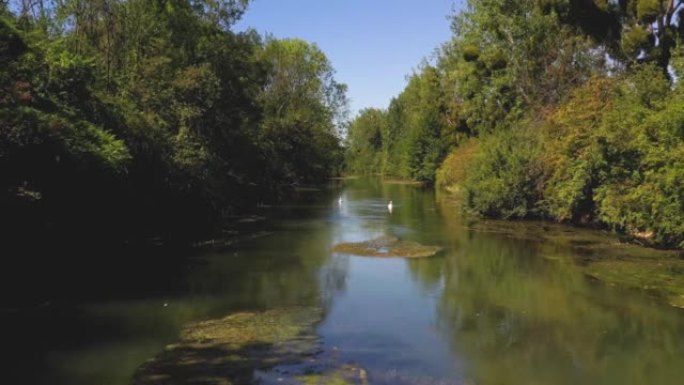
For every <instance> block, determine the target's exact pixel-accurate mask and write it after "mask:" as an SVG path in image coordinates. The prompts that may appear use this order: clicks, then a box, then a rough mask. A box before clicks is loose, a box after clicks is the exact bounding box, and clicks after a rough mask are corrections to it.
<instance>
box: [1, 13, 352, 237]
mask: <svg viewBox="0 0 684 385" xmlns="http://www.w3.org/2000/svg"><path fill="white" fill-rule="evenodd" d="M247 3H248V1H246V0H222V1H215V0H190V1H189V0H153V1H148V0H127V1H124V0H97V1H81V0H59V1H58V0H54V1H47V0H45V1H33V0H22V1H4V2H3V1H0V212H2V218H0V221H1V222H2V225H1V227H0V231H1V232H2V234H3V239H8V240H13V241H18V242H19V243H20V244H21V243H23V244H26V243H35V242H36V241H37V240H39V241H44V240H45V239H44V237H50V239H51V240H52V241H55V242H62V243H69V242H72V241H74V240H75V239H77V240H79V241H80V242H84V241H95V242H103V241H107V242H120V241H127V242H139V241H143V242H144V241H145V240H149V239H152V238H156V239H161V241H163V242H176V243H180V242H187V241H191V240H195V239H198V238H201V237H203V236H206V235H207V234H208V232H210V231H212V229H213V228H214V226H215V225H216V224H217V223H220V222H221V221H222V220H223V219H224V218H225V217H226V215H231V214H235V213H238V212H240V210H243V209H245V208H249V207H253V206H254V205H256V204H259V203H263V202H270V201H274V200H277V199H278V198H279V197H281V196H282V195H283V194H284V193H286V192H287V191H288V190H290V189H292V187H293V186H295V185H297V184H302V183H314V182H318V181H320V180H323V179H325V178H328V177H329V176H331V175H332V174H334V173H336V172H338V169H339V167H340V164H342V162H343V161H342V157H343V151H342V148H341V144H340V136H339V132H338V130H339V127H340V123H341V122H342V119H343V118H344V114H345V111H346V105H347V101H346V96H345V92H346V86H345V85H343V84H340V83H338V82H337V81H336V80H335V78H334V70H333V68H332V66H331V64H330V62H329V61H328V59H327V58H326V56H325V55H324V53H323V52H321V51H320V49H318V48H317V47H316V46H315V45H314V44H310V43H307V42H305V41H301V40H297V39H287V40H277V39H275V38H272V37H270V36H266V37H261V36H259V35H258V34H256V33H255V32H244V33H236V32H233V31H231V26H232V25H233V24H234V22H235V21H236V20H237V19H238V18H239V17H240V16H241V15H242V14H243V12H244V11H245V9H246V6H247Z"/></svg>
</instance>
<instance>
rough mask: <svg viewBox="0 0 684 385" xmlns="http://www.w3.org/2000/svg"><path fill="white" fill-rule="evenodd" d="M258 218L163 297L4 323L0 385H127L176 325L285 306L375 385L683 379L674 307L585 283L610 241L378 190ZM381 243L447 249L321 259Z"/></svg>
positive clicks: (423, 195) (383, 187)
mask: <svg viewBox="0 0 684 385" xmlns="http://www.w3.org/2000/svg"><path fill="white" fill-rule="evenodd" d="M340 197H341V198H342V202H341V203H339V201H338V199H339V198H340ZM389 200H392V201H393V210H392V212H391V213H390V212H389V211H388V209H387V202H388V201H389ZM263 214H264V216H265V217H266V218H267V219H265V220H261V221H256V222H253V223H251V222H247V223H245V224H244V226H245V227H246V228H247V227H249V228H250V230H249V232H246V233H245V234H247V235H246V236H244V237H241V238H239V242H236V243H234V244H232V245H228V246H226V247H222V248H220V249H219V250H220V251H211V252H206V253H204V254H203V255H200V256H196V257H194V258H193V264H192V266H191V267H189V268H188V269H186V270H185V271H184V272H183V273H182V274H177V276H174V277H173V279H174V280H178V282H177V283H176V284H175V285H174V290H161V289H160V290H159V291H156V292H155V291H154V290H152V291H150V290H146V291H145V292H141V293H138V294H137V295H127V296H125V297H124V298H116V297H114V298H110V299H107V300H102V299H101V300H87V301H77V302H71V303H69V305H66V304H62V303H47V304H45V305H44V306H38V307H36V308H32V309H28V310H27V309H24V310H21V311H18V312H11V311H4V312H1V313H0V327H1V328H2V333H3V336H4V341H5V346H4V347H3V350H4V351H5V353H4V354H3V357H4V358H2V360H3V369H2V371H3V373H2V374H0V379H1V378H3V377H4V378H6V380H3V381H1V382H2V383H3V384H7V385H10V384H57V385H59V384H71V385H81V384H83V385H86V384H97V385H123V384H128V383H130V381H131V376H132V375H133V373H134V372H135V370H136V368H138V367H139V366H140V365H141V364H143V363H144V362H145V361H146V360H148V359H150V358H152V357H154V356H155V355H157V354H158V353H159V352H161V351H163V350H164V347H165V346H166V345H167V344H172V343H174V342H176V341H177V340H178V338H179V331H180V330H181V328H182V327H183V325H185V324H187V323H188V322H193V321H198V320H203V319H211V318H218V317H223V316H225V315H227V314H231V313H232V312H236V311H243V310H254V309H258V310H265V309H270V308H276V307H282V306H289V305H293V306H319V307H322V308H323V318H322V320H320V322H318V323H317V326H316V333H317V334H318V335H319V336H320V338H321V342H322V349H323V350H324V351H326V352H335V355H336V357H337V358H336V359H337V360H339V361H340V362H343V363H350V364H353V365H356V366H359V367H362V368H364V370H365V372H366V373H367V378H368V381H369V382H370V383H372V384H378V383H380V384H384V383H386V384H404V383H405V384H468V385H475V384H526V385H531V384H580V383H582V384H616V385H617V384H620V385H624V384H681V383H682V379H683V378H684V311H682V310H681V309H678V308H675V307H672V306H669V305H668V304H667V303H666V301H664V300H663V299H662V298H660V297H658V296H657V295H654V294H653V293H649V292H645V291H639V290H634V289H626V288H623V287H620V286H619V285H617V286H611V285H606V284H603V283H602V282H600V281H597V280H595V279H593V278H591V277H589V276H588V275H587V274H586V269H585V265H586V263H588V262H587V261H588V260H590V259H596V258H600V257H601V255H600V253H611V252H612V250H621V248H624V246H619V245H618V244H617V243H616V240H615V239H614V238H612V237H611V236H608V235H605V234H601V233H598V232H591V231H586V230H577V229H573V228H567V227H562V226H556V225H551V224H544V223H505V222H486V221H485V222H483V221H480V222H468V221H464V220H463V218H462V217H461V215H460V214H459V210H458V209H457V208H456V207H454V206H453V205H452V204H451V203H449V202H448V201H444V200H441V199H437V198H436V196H435V193H434V191H432V190H426V189H421V188H417V187H413V186H407V185H399V184H383V183H381V182H379V181H377V180H349V181H345V182H339V183H335V184H333V185H331V186H329V187H328V188H326V189H324V190H322V191H311V192H303V193H302V194H300V196H298V197H297V198H296V199H293V200H292V201H291V202H289V204H286V205H282V206H277V207H271V208H266V209H264V213H263ZM382 235H392V236H395V237H399V238H401V239H406V240H410V241H415V242H420V243H422V244H426V245H437V246H441V247H443V248H444V251H443V252H442V253H441V254H439V255H438V256H435V257H431V258H425V259H411V260H408V259H403V258H369V257H358V256H352V255H345V254H337V253H333V252H332V251H331V249H332V247H333V245H335V244H336V243H340V242H356V241H363V240H368V239H372V238H375V237H378V236H382ZM642 252H643V251H642ZM597 253H598V254H599V255H597ZM125 280H126V278H125V277H122V285H125ZM8 376H9V378H7V377H8Z"/></svg>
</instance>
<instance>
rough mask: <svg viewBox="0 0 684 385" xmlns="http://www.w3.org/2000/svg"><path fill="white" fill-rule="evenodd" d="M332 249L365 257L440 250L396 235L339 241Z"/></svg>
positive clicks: (427, 254) (417, 255)
mask: <svg viewBox="0 0 684 385" xmlns="http://www.w3.org/2000/svg"><path fill="white" fill-rule="evenodd" d="M333 251H334V252H337V253H346V254H354V255H361V256H365V257H404V258H425V257H431V256H433V255H436V254H437V253H439V252H440V251H442V248H441V247H439V246H425V245H421V244H420V243H417V242H411V241H404V240H401V239H399V238H396V237H391V236H382V237H379V238H375V239H371V240H370V241H364V242H354V243H340V244H337V245H335V247H333Z"/></svg>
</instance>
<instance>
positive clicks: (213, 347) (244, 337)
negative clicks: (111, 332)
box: [132, 307, 322, 385]
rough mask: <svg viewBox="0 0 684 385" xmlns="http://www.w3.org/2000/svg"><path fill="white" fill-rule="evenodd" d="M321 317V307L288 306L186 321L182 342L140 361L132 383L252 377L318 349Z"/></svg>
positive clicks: (223, 382)
mask: <svg viewBox="0 0 684 385" xmlns="http://www.w3.org/2000/svg"><path fill="white" fill-rule="evenodd" d="M321 317H322V310H321V309H320V308H315V307H291V308H279V309H272V310H267V311H263V312H241V313H236V314H231V315H229V316H226V317H224V318H221V319H216V320H207V321H202V322H195V323H191V324H188V325H186V326H185V327H184V328H183V330H182V332H181V336H180V337H181V340H180V342H179V343H177V344H174V345H169V346H168V347H167V349H166V350H165V351H164V352H162V353H161V354H159V355H158V356H156V357H154V358H152V359H150V360H149V361H148V362H146V363H145V364H143V365H142V366H141V367H140V368H139V369H138V371H137V372H136V374H135V375H134V378H133V381H132V384H134V385H153V384H154V385H157V384H159V385H161V384H164V385H174V384H189V383H192V384H215V385H232V384H244V383H250V382H251V381H252V377H253V373H254V371H255V370H267V369H269V368H272V367H274V366H276V365H282V364H287V363H295V362H298V361H300V360H302V359H303V358H304V357H307V356H311V355H314V354H316V353H317V351H318V349H319V348H318V346H319V345H318V342H319V339H318V337H317V336H316V335H315V334H314V326H315V324H316V323H317V322H318V321H319V320H320V319H321Z"/></svg>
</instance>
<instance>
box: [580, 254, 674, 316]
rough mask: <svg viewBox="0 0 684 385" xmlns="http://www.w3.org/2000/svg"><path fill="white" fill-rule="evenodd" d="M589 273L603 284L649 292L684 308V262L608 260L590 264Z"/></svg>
mask: <svg viewBox="0 0 684 385" xmlns="http://www.w3.org/2000/svg"><path fill="white" fill-rule="evenodd" d="M586 269H587V273H588V274H589V275H591V276H593V277H595V278H597V279H599V280H601V281H603V282H606V283H608V284H612V285H621V286H626V287H630V288H634V289H640V290H647V291H649V292H652V293H654V294H656V295H659V296H663V297H665V299H666V300H667V301H668V302H669V303H670V304H671V305H672V306H676V307H681V308H684V261H682V260H675V259H663V260H654V261H644V260H639V261H620V260H605V261H596V262H593V263H591V264H589V265H588V266H587V267H586Z"/></svg>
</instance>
